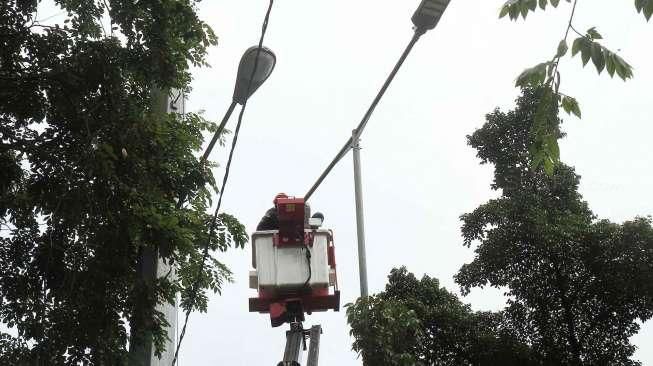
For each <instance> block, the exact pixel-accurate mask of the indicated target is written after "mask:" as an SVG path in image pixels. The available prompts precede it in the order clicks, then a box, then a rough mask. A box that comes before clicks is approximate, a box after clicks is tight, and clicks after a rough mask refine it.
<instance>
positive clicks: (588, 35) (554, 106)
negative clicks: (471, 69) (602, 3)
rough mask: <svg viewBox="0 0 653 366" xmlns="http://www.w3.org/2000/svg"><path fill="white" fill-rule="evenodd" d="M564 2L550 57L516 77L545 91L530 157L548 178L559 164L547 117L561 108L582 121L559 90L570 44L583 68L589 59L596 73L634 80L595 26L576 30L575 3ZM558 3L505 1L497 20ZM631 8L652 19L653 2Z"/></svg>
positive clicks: (575, 105) (573, 100)
mask: <svg viewBox="0 0 653 366" xmlns="http://www.w3.org/2000/svg"><path fill="white" fill-rule="evenodd" d="M565 2H567V3H570V4H571V12H570V15H569V21H568V22H567V26H566V27H565V29H564V32H563V37H562V39H561V40H560V43H559V44H558V45H557V48H556V50H555V52H554V53H553V56H552V58H551V59H550V60H547V61H544V62H541V63H539V64H537V65H535V66H533V67H531V68H527V69H526V70H524V71H523V72H522V73H521V74H520V75H519V76H518V77H517V82H516V85H517V86H518V87H537V88H542V90H544V94H543V96H542V98H540V104H539V106H538V113H536V114H535V117H534V121H535V123H533V125H532V130H533V132H534V135H535V138H534V139H533V141H532V145H531V146H532V150H531V154H532V155H533V159H532V163H533V164H534V166H535V167H537V166H540V165H541V166H543V167H544V169H545V171H546V172H547V174H549V175H551V174H552V171H553V166H554V165H555V164H557V163H558V162H559V161H560V149H559V147H558V140H557V138H556V123H555V120H551V119H550V118H549V117H550V116H554V115H556V114H557V113H555V112H553V111H557V110H558V107H562V108H563V109H564V111H565V112H567V113H568V114H574V115H575V116H576V117H578V118H581V110H580V106H579V103H578V101H577V100H576V98H574V97H572V96H569V95H568V94H565V93H563V92H561V91H560V84H561V73H560V68H559V66H560V59H561V58H562V57H564V56H565V55H567V54H568V53H569V48H570V47H569V46H570V44H571V56H572V57H574V56H576V55H579V56H580V58H581V61H582V64H583V67H585V65H587V63H588V62H589V61H590V60H592V63H593V64H594V66H595V67H596V71H597V72H598V73H599V74H601V72H602V71H603V70H605V71H606V72H607V74H608V75H610V77H614V76H615V75H617V76H618V77H619V78H621V79H622V80H624V81H626V80H628V79H630V78H632V77H633V68H632V66H631V65H630V64H629V63H628V62H626V61H625V60H624V59H623V58H622V57H621V56H619V55H618V54H617V53H616V52H613V51H611V50H610V49H608V48H607V47H605V46H604V45H603V44H601V41H602V40H603V36H602V35H601V34H600V33H599V32H598V31H597V29H596V27H594V26H593V27H590V28H589V29H587V31H585V32H584V33H583V32H580V31H578V30H577V27H578V26H577V25H574V16H575V15H576V5H577V4H578V0H565ZM588 3H589V2H588ZM559 4H560V0H508V1H506V2H505V3H504V5H503V6H502V7H501V11H500V13H499V18H503V17H506V16H508V18H509V19H510V20H514V21H517V20H519V17H520V16H521V17H522V18H523V19H526V17H527V16H528V15H529V14H530V13H531V12H535V11H537V9H538V7H539V8H540V9H541V10H546V9H547V8H557V7H558V5H559ZM634 5H635V10H636V11H637V13H641V14H643V15H644V17H645V18H646V21H649V20H650V19H651V17H652V16H653V0H635V2H634ZM581 29H582V28H581ZM571 33H574V34H576V35H577V37H576V38H575V39H574V41H573V42H571V43H570V41H569V36H570V34H571Z"/></svg>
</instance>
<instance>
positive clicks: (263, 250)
mask: <svg viewBox="0 0 653 366" xmlns="http://www.w3.org/2000/svg"><path fill="white" fill-rule="evenodd" d="M306 232H307V234H308V233H313V231H311V230H307V231H306ZM277 233H278V231H277V230H270V231H257V232H255V233H253V234H252V248H253V253H252V262H253V263H252V264H253V266H254V268H256V270H255V271H252V272H250V287H251V288H255V289H259V290H266V291H272V292H274V291H292V290H299V289H302V288H303V287H304V285H305V284H306V281H307V280H308V286H309V287H311V288H313V289H315V288H326V287H328V286H329V273H330V268H329V263H328V255H327V247H328V245H329V231H328V230H316V231H315V232H314V238H313V245H312V246H310V245H309V246H275V245H274V234H277ZM307 250H309V251H310V254H311V256H310V271H309V261H308V259H307V257H306V251H307ZM309 276H310V280H309Z"/></svg>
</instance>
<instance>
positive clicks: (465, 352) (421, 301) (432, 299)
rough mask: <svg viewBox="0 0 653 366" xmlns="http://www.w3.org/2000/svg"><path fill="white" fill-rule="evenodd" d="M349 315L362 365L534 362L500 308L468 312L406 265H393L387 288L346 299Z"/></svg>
mask: <svg viewBox="0 0 653 366" xmlns="http://www.w3.org/2000/svg"><path fill="white" fill-rule="evenodd" d="M347 319H348V321H349V324H350V326H351V328H352V329H351V335H352V336H354V339H355V341H354V344H353V349H354V350H355V351H357V352H359V353H360V354H361V355H362V356H363V362H364V364H365V365H380V366H383V365H406V366H413V365H452V366H453V365H488V366H489V365H523V366H528V365H536V364H535V363H534V359H533V358H532V355H531V352H530V350H529V348H528V347H527V346H525V345H524V344H522V343H520V342H518V341H517V340H516V334H515V333H514V332H513V331H512V329H511V328H512V325H511V324H509V323H508V322H506V319H505V318H504V317H503V315H502V314H501V313H487V312H472V311H471V309H470V307H469V306H468V305H465V304H463V303H461V302H460V300H458V298H457V297H456V296H455V295H454V294H452V293H450V292H448V291H447V290H446V289H444V288H442V287H440V285H439V282H438V280H436V279H433V278H430V277H428V276H424V277H423V278H422V279H421V280H418V279H417V278H415V276H414V275H413V274H412V273H408V271H407V270H406V268H405V267H402V268H399V269H393V270H392V272H391V273H390V276H389V277H388V284H387V285H386V289H385V292H381V293H379V294H377V295H374V296H370V297H362V298H359V299H358V300H357V301H356V303H355V304H349V305H348V308H347Z"/></svg>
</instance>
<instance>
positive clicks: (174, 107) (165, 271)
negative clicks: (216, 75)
mask: <svg viewBox="0 0 653 366" xmlns="http://www.w3.org/2000/svg"><path fill="white" fill-rule="evenodd" d="M164 108H165V111H166V112H167V113H177V114H184V113H186V99H185V95H184V93H183V92H182V91H181V90H172V91H171V92H170V93H169V94H168V95H167V96H165V106H164ZM159 254H160V253H159ZM166 275H167V276H168V278H170V280H171V281H174V280H175V279H176V277H177V273H176V272H175V270H174V268H173V267H171V266H170V265H169V264H168V263H166V262H165V261H164V260H163V259H162V258H161V257H159V258H158V260H157V268H156V276H157V277H159V278H160V277H164V276H166ZM178 307H179V304H178V303H177V300H176V297H175V304H174V305H171V304H168V303H164V304H162V305H157V307H156V310H157V311H160V312H162V313H163V314H164V315H165V317H166V320H167V321H168V324H170V325H169V326H168V328H167V329H166V330H167V331H168V338H169V339H168V341H166V343H165V351H164V352H163V354H162V355H161V358H158V357H156V356H155V355H154V349H152V350H151V352H150V363H149V364H148V366H164V365H165V366H169V365H171V364H172V359H173V358H174V357H175V347H176V346H177V311H178V310H179V309H178ZM150 348H153V347H150ZM177 365H179V362H177Z"/></svg>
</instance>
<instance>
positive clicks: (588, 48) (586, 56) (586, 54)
mask: <svg viewBox="0 0 653 366" xmlns="http://www.w3.org/2000/svg"><path fill="white" fill-rule="evenodd" d="M591 57H592V42H589V41H588V40H587V39H585V40H584V41H583V42H582V44H581V46H580V58H581V60H582V61H583V67H584V66H585V65H587V63H588V62H589V60H590V58H591Z"/></svg>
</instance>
